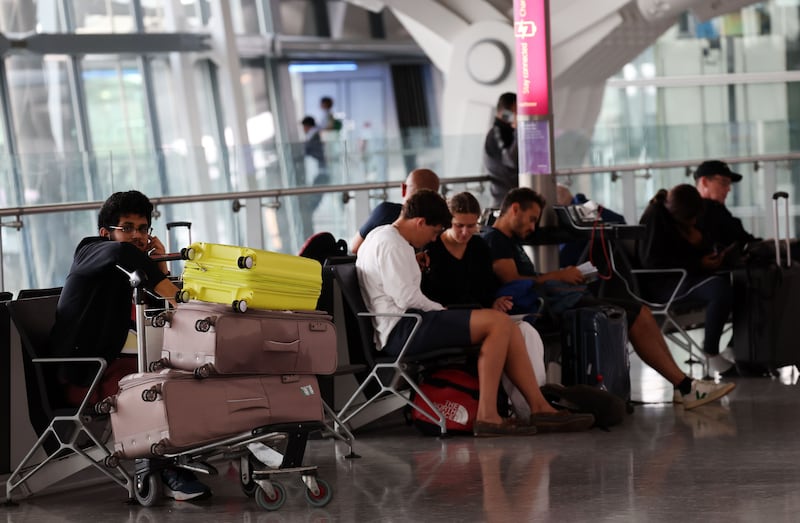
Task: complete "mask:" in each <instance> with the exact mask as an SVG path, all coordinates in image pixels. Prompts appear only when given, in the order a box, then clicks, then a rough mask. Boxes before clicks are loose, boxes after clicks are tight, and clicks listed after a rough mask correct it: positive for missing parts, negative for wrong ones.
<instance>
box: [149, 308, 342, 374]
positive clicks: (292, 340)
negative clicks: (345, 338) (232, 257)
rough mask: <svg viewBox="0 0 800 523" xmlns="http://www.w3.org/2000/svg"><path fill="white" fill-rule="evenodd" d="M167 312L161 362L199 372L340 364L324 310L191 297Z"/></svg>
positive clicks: (321, 368) (323, 369) (304, 369)
mask: <svg viewBox="0 0 800 523" xmlns="http://www.w3.org/2000/svg"><path fill="white" fill-rule="evenodd" d="M162 318H164V320H165V322H164V343H163V348H162V350H161V360H160V363H161V364H162V365H163V366H165V367H171V368H175V369H183V370H190V371H196V372H197V373H198V375H200V376H208V375H212V374H333V372H334V371H335V370H336V364H337V358H336V357H337V352H336V330H335V328H334V326H333V323H332V322H331V317H330V316H329V315H327V314H326V313H325V312H322V311H302V312H295V311H262V310H255V309H249V310H247V311H246V312H244V313H236V312H232V311H231V310H230V308H229V307H226V306H224V305H217V304H213V303H202V302H196V301H192V302H189V303H185V304H179V305H178V307H177V308H176V309H175V310H174V311H170V312H166V313H163V316H162ZM156 323H160V322H158V320H156Z"/></svg>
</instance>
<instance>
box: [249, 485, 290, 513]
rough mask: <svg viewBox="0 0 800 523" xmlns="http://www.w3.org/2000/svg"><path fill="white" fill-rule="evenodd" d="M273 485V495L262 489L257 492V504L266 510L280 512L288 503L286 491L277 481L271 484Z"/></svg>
mask: <svg viewBox="0 0 800 523" xmlns="http://www.w3.org/2000/svg"><path fill="white" fill-rule="evenodd" d="M270 484H271V485H272V494H267V492H266V491H265V490H264V489H263V488H260V489H258V490H257V491H256V503H257V504H258V506H259V507H261V508H263V509H264V510H270V511H272V510H278V509H279V508H281V507H282V506H283V504H284V503H286V489H284V488H283V485H281V484H280V483H278V482H277V481H272V482H270Z"/></svg>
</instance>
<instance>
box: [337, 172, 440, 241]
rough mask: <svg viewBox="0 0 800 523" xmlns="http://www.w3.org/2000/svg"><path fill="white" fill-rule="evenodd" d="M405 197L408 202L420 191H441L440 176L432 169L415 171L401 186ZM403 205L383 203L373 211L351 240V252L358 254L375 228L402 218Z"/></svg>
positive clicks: (404, 199)
mask: <svg viewBox="0 0 800 523" xmlns="http://www.w3.org/2000/svg"><path fill="white" fill-rule="evenodd" d="M400 187H401V190H402V195H403V201H406V200H407V199H408V198H409V197H410V196H411V195H412V194H414V193H415V192H417V191H418V190H419V189H430V190H431V191H436V192H438V191H439V176H438V175H437V174H436V173H435V172H433V171H431V170H430V169H414V170H413V171H411V172H410V173H409V175H408V178H406V181H405V182H404V183H403V184H402V185H401V186H400ZM402 208H403V205H402V204H400V203H394V202H382V203H380V204H379V205H378V206H377V207H375V208H374V209H373V210H372V213H370V215H369V218H367V221H366V222H364V225H362V226H361V228H360V229H358V232H357V233H356V235H355V236H354V237H353V239H352V240H350V250H351V251H353V254H358V248H359V247H361V243H362V242H363V241H364V238H366V237H367V234H369V231H371V230H372V229H374V228H375V227H379V226H381V225H386V224H389V223H392V222H394V221H395V220H396V219H397V218H399V217H400V211H401V210H402Z"/></svg>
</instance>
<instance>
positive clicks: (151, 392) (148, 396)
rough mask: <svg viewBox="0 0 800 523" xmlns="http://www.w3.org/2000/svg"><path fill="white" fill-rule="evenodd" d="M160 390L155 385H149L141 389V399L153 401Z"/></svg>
mask: <svg viewBox="0 0 800 523" xmlns="http://www.w3.org/2000/svg"><path fill="white" fill-rule="evenodd" d="M159 392H161V391H160V390H159V388H157V387H151V388H149V389H145V390H143V391H142V401H147V402H151V401H155V400H157V399H158V393H159Z"/></svg>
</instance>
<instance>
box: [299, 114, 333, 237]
mask: <svg viewBox="0 0 800 523" xmlns="http://www.w3.org/2000/svg"><path fill="white" fill-rule="evenodd" d="M300 124H301V125H302V126H303V133H304V134H305V140H304V141H303V162H302V166H300V169H299V172H298V173H297V185H298V186H305V185H307V184H308V180H309V178H310V179H311V185H328V184H330V182H331V178H330V175H329V174H328V169H327V164H326V161H325V145H324V144H323V143H322V138H321V137H320V130H319V128H318V127H317V122H316V121H315V120H314V117H313V116H306V117H305V118H303V120H302V121H301V122H300ZM309 175H311V176H309ZM322 196H323V194H322V193H314V194H301V195H299V196H298V197H297V198H298V201H299V202H300V214H301V216H300V218H301V223H302V227H303V237H304V238H308V237H309V236H311V235H312V234H314V225H313V217H314V211H315V210H316V209H317V207H319V204H320V202H321V201H322Z"/></svg>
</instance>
